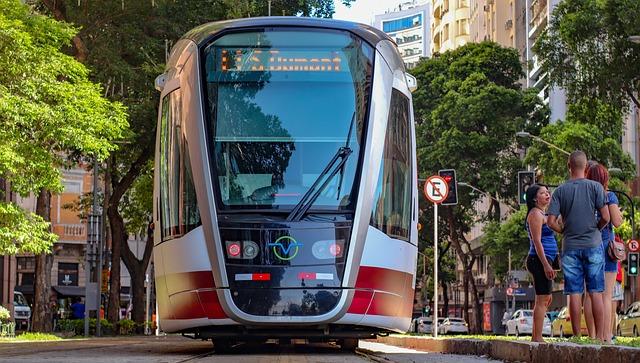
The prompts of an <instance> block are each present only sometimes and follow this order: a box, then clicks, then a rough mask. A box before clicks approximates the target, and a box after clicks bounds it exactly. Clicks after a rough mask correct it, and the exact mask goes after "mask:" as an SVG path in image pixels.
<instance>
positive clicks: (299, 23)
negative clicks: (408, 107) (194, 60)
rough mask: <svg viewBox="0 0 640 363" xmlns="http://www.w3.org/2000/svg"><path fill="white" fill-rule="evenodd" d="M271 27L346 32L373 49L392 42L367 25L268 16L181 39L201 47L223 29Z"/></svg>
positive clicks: (219, 24) (215, 25) (213, 26)
mask: <svg viewBox="0 0 640 363" xmlns="http://www.w3.org/2000/svg"><path fill="white" fill-rule="evenodd" d="M271 26H273V27H275V26H284V27H306V28H322V29H337V30H346V31H349V32H352V33H354V34H356V35H357V36H359V37H361V38H362V39H364V40H365V41H366V42H368V43H370V44H371V45H373V46H374V47H375V46H376V44H378V42H379V41H381V40H389V41H393V39H391V38H390V37H389V36H388V35H387V34H386V33H384V32H383V31H381V30H379V29H376V28H374V27H372V26H369V25H365V24H360V23H353V22H350V21H343V20H334V19H321V18H305V17H297V16H269V17H257V18H243V19H233V20H225V21H216V22H211V23H207V24H203V25H200V26H199V27H196V28H194V29H192V30H190V31H189V32H188V33H187V34H185V35H184V37H183V38H186V39H191V40H193V41H194V42H195V43H196V44H197V45H198V46H201V45H203V44H205V43H207V42H208V41H209V40H210V39H211V38H212V37H213V36H214V35H215V34H216V33H218V32H219V31H221V30H223V29H224V30H229V29H243V28H254V27H271Z"/></svg>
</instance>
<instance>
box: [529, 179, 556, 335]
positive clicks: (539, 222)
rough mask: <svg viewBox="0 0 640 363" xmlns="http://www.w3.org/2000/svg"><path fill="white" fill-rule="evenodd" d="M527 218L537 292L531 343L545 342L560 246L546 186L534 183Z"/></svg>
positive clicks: (530, 257) (532, 268)
mask: <svg viewBox="0 0 640 363" xmlns="http://www.w3.org/2000/svg"><path fill="white" fill-rule="evenodd" d="M526 200H527V218H526V223H525V226H526V229H527V233H528V234H529V244H530V248H529V256H528V257H527V270H528V271H529V273H530V274H531V276H532V277H533V286H534V287H535V290H536V300H535V305H534V307H533V332H532V334H531V341H533V342H544V339H543V338H542V328H543V325H544V318H545V315H546V313H547V306H549V304H550V303H551V289H552V284H553V279H554V278H555V277H556V271H554V269H553V267H552V263H553V261H554V260H556V259H557V258H558V243H557V242H556V238H555V235H554V233H553V230H551V228H549V226H547V215H546V213H545V211H546V209H547V207H548V206H549V202H550V201H551V195H550V194H549V190H548V189H547V187H546V186H544V185H539V184H534V185H532V186H530V187H529V189H527V192H526Z"/></svg>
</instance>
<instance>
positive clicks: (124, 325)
mask: <svg viewBox="0 0 640 363" xmlns="http://www.w3.org/2000/svg"><path fill="white" fill-rule="evenodd" d="M116 327H117V329H118V334H120V335H133V334H134V333H135V332H136V328H137V327H138V324H136V322H135V321H133V320H130V319H122V320H120V321H118V322H117V323H116Z"/></svg>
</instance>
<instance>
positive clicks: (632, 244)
mask: <svg viewBox="0 0 640 363" xmlns="http://www.w3.org/2000/svg"><path fill="white" fill-rule="evenodd" d="M627 247H628V248H629V251H630V252H638V250H640V243H638V241H636V240H635V239H632V240H630V241H629V244H628V245H627Z"/></svg>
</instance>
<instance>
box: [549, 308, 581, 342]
mask: <svg viewBox="0 0 640 363" xmlns="http://www.w3.org/2000/svg"><path fill="white" fill-rule="evenodd" d="M580 315H582V316H581V318H580V332H581V334H582V335H588V334H589V331H588V330H587V322H586V321H585V319H584V312H583V313H582V314H580ZM571 335H573V329H572V328H571V316H570V315H569V307H567V306H565V307H563V308H562V310H560V313H559V314H558V317H557V318H555V320H554V321H553V322H552V323H551V336H552V337H560V338H563V337H568V336H571Z"/></svg>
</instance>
